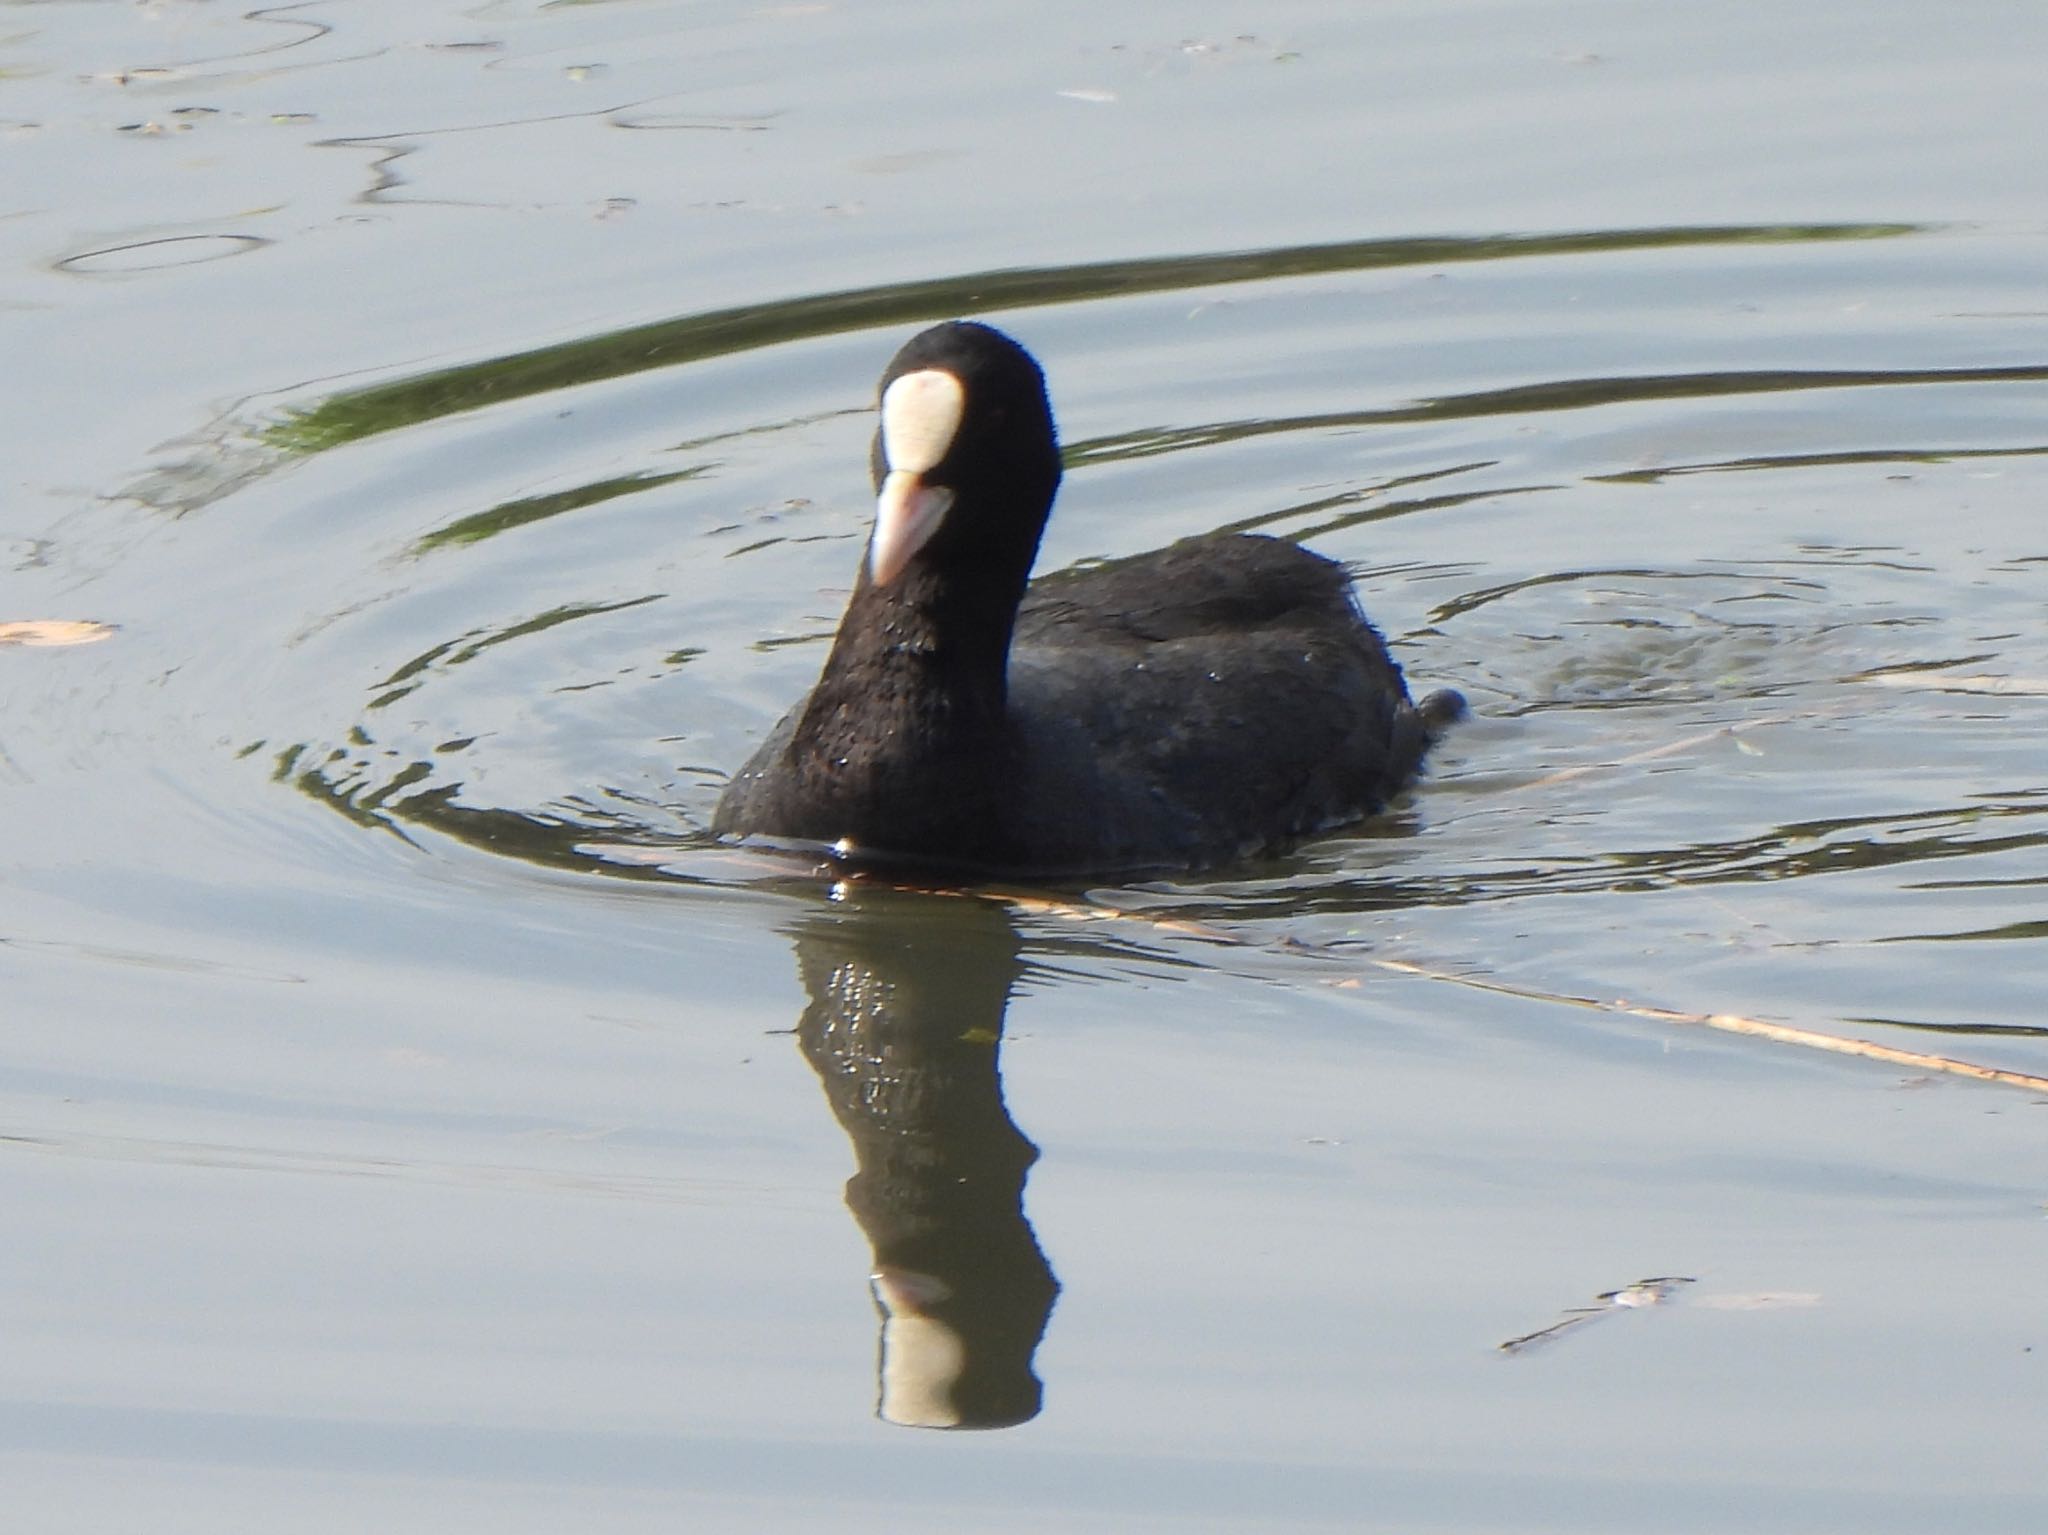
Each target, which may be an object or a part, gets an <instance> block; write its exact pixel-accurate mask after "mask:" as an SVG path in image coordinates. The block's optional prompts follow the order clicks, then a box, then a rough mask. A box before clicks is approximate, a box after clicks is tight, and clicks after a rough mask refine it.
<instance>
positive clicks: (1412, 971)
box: [983, 743, 2048, 1093]
mask: <svg viewBox="0 0 2048 1535" xmlns="http://www.w3.org/2000/svg"><path fill="white" fill-rule="evenodd" d="M1688 744H1689V743H1688ZM983 894H985V895H987V896H988V897H989V898H991V899H995V900H1000V901H1002V902H1003V903H1004V904H1005V905H1008V906H1011V907H1015V908H1017V909H1019V910H1023V911H1029V912H1033V913H1036V914H1039V915H1044V916H1057V917H1066V918H1070V919H1073V920H1076V921H1098V922H1100V921H1112V920H1123V921H1127V922H1139V923H1143V924H1144V925H1146V926H1148V927H1152V928H1155V929H1158V930H1159V931H1162V932H1172V933H1179V934H1183V935H1186V936H1190V937H1197V938H1203V939H1207V940H1209V941H1211V942H1217V943H1234V944H1246V943H1247V940H1246V939H1243V938H1240V937H1238V936H1237V935H1235V934H1233V933H1230V932H1228V931H1226V930H1224V929H1222V928H1216V927H1210V926H1208V925H1206V924H1204V923H1198V922H1189V921H1185V920H1183V919H1179V918H1156V917H1151V916H1147V915H1146V914H1145V913H1143V912H1130V911H1120V910H1118V909H1117V908H1116V907H1114V906H1103V905H1097V904H1095V903H1092V902H1089V903H1075V902H1067V901H1058V900H1051V899H1047V898H1045V897H1042V896H1030V895H1024V894H1021V893H1018V892H1000V891H987V892H983ZM1365 963H1366V964H1368V965H1370V966H1372V967H1373V968H1374V969H1376V970H1385V971H1388V972H1390V973H1392V974H1395V975H1411V976H1415V977H1417V978H1418V979H1421V980H1425V981H1441V982H1443V983H1445V984H1447V985H1452V986H1466V987H1470V988H1471V989H1473V990H1474V991H1490V992H1494V993H1496V994H1498V995H1500V996H1507V997H1518V998H1520V999H1522V1000H1523V1001H1525V1002H1547V1003H1552V1004H1554V1005H1558V1006H1565V1007H1583V1008H1590V1009H1592V1010H1593V1011H1595V1012H1601V1013H1611V1014H1620V1015H1623V1016H1626V1017H1630V1018H1646V1019H1649V1020H1651V1021H1653V1022H1656V1023H1683V1024H1694V1025H1697V1026H1698V1027H1701V1028H1707V1029H1717V1030H1719V1031H1720V1032H1721V1033H1723V1034H1746V1035H1748V1036H1750V1037H1751V1038H1753V1039H1768V1040H1771V1041H1773V1042H1775V1043H1777V1044H1781V1045H1798V1046H1800V1047H1802V1048H1804V1049H1807V1050H1826V1051H1828V1052H1830V1053H1832V1054H1835V1055H1853V1056H1860V1057H1861V1058H1863V1059H1864V1060H1869V1061H1884V1062H1886V1063H1887V1064H1889V1065H1893V1066H1907V1067H1911V1068H1912V1069H1913V1070H1915V1071H1927V1072H1937V1073H1945V1074H1947V1075H1949V1076H1954V1077H1969V1078H1971V1079H1972V1080H1974V1081H1978V1082H1999V1083H2003V1084H2004V1085H2005V1086H2007V1087H2020V1088H2025V1089H2027V1090H2028V1091H2029V1092H2037V1093H2048V1077H2039V1076H2035V1075H2033V1074H2032V1073H2030V1072H2025V1071H2008V1070H2006V1069H2004V1068H2003V1067H1999V1066H1979V1065H1978V1064H1977V1063H1976V1062H1974V1061H1959V1060H1957V1059H1955V1058H1954V1057H1953V1056H1948V1055H1929V1054H1927V1053H1925V1052H1924V1051H1920V1050H1901V1049H1899V1048H1898V1047H1897V1046H1894V1045H1881V1044H1878V1043H1877V1042H1876V1041H1875V1040H1870V1039H1856V1038H1853V1037H1851V1036H1848V1035H1843V1034H1825V1033H1822V1032H1820V1031H1819V1030H1817V1029H1801V1028H1795V1027H1793V1026H1792V1025H1791V1024H1786V1023H1768V1022H1766V1021H1765V1020H1763V1019H1761V1018H1747V1017H1744V1016H1743V1015H1742V1014H1740V1013H1692V1012H1684V1011H1681V1010H1679V1009H1676V1008H1669V1007H1650V1006H1647V1005H1645V1004H1643V1003H1640V1002H1630V1001H1627V1000H1625V999H1623V998H1618V997H1617V998H1605V997H1581V996H1573V995H1571V994H1570V993H1568V992H1558V991H1545V990H1543V989H1542V988H1540V987H1535V986H1520V985H1516V984H1514V983H1513V982H1510V981H1500V980H1493V979H1490V978H1488V977H1485V976H1477V975H1459V974H1457V973H1456V972H1455V971H1450V970H1437V969H1432V968H1431V967H1430V966H1428V965H1418V964H1415V963H1413V962H1411V961H1409V960H1402V959H1368V960H1366V961H1365Z"/></svg>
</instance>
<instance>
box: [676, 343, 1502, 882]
mask: <svg viewBox="0 0 2048 1535" xmlns="http://www.w3.org/2000/svg"><path fill="white" fill-rule="evenodd" d="M881 404H882V419H881V425H880V428H879V429H878V431H877V432H876V435H875V446H874V455H873V466H874V476H875V485H876V489H877V491H878V494H879V506H878V509H877V512H876V517H875V531H874V536H873V538H872V540H871V541H870V543H869V545H868V549H867V553H866V555H865V557H864V558H863V559H862V561H861V567H860V574H859V576H858V577H857V578H856V580H855V582H854V588H853V598H852V600H851V601H850V602H849V603H848V604H847V607H846V616H845V618H843V619H842V620H841V621H840V625H839V636H838V638H837V640H836V641H835V642H834V643H833V646H832V653H831V655H830V656H829V657H827V658H826V661H825V670H824V672H823V674H822V675H821V676H820V677H819V678H818V683H817V686H816V687H814V688H813V689H812V690H811V692H810V695H809V696H808V697H807V698H805V699H804V700H802V701H801V702H800V703H798V704H797V706H796V707H795V708H794V709H792V710H791V711H790V712H789V714H788V715H786V716H785V717H784V718H783V720H782V722H781V724H779V725H777V726H776V727H775V730H774V731H773V732H772V733H771V734H770V735H769V737H768V739H767V740H765V741H764V742H762V744H761V747H760V750H758V751H757V752H755V753H754V756H753V758H752V759H751V760H750V761H749V762H748V763H747V765H746V766H745V767H744V768H742V769H741V770H740V772H739V774H738V776H737V777H735V778H734V779H733V780H732V782H731V784H729V785H728V786H727V788H726V791H725V794H724V797H723V798H722V799H720V801H719V803H718V811H717V814H716V816H715V817H714V819H713V821H712V828H713V830H715V831H719V832H725V833H731V834H735V835H745V834H760V835H764V836H770V837H776V838H791V839H802V840H809V841H817V842H826V843H839V844H843V847H842V851H843V852H845V853H847V854H850V855H853V856H867V857H874V858H879V859H891V858H893V859H900V860H903V861H907V862H910V863H913V864H919V865H931V866H936V867H938V868H941V869H951V870H956V871H959V872H963V873H983V874H1008V875H1039V876H1051V875H1062V874H1081V873H1112V872H1131V871H1136V870H1141V869H1158V868H1187V867H1192V866H1195V865H1202V864H1214V863H1219V862H1223V861H1226V860H1229V859H1232V858H1236V857H1240V856H1243V855H1246V854H1251V853H1257V852H1261V851H1265V850H1268V849H1272V848H1277V847H1281V846H1284V845H1285V844H1287V843H1291V842H1295V841H1298V840H1299V839H1301V838H1303V837H1306V836H1309V835H1311V834H1313V833H1315V832H1319V831H1322V830H1325V829H1327V828H1329V827H1332V826H1337V825H1340V824H1342V823H1344V822H1347V821H1355V820H1357V819H1358V818H1359V817H1361V816H1365V815H1369V814H1371V813H1372V812H1373V811H1376V810H1378V809H1379V808H1380V807H1381V806H1382V805H1384V804H1385V803H1386V801H1387V799H1388V797H1389V796H1390V795H1392V794H1394V793H1395V792H1396V791H1398V790H1399V789H1400V788H1401V786H1402V785H1403V784H1404V783H1405V782H1407V780H1408V779H1409V778H1410V777H1411V776H1412V775H1413V774H1414V772H1415V770H1416V767H1417V765H1418V764H1419V763H1420V762H1421V760H1422V754H1423V751H1424V749H1425V748H1426V747H1427V746H1428V744H1429V741H1430V738H1431V735H1432V733H1433V732H1434V731H1435V730H1436V729H1437V728H1438V727H1440V726H1441V725H1442V724H1443V723H1445V722H1446V721H1448V720H1450V719H1454V718H1455V717H1456V716H1457V715H1458V714H1459V713H1460V712H1461V710H1462V709H1463V700H1462V699H1460V698H1459V697H1458V695H1457V694H1455V693H1437V694H1432V695H1431V696H1430V697H1429V698H1427V699H1425V700H1423V703H1422V706H1421V707H1420V708H1419V709H1418V708H1417V707H1416V706H1415V705H1414V704H1412V703H1410V702H1409V699H1408V691H1407V689H1406V687H1404V686H1403V684H1402V681H1401V669H1400V667H1398V666H1397V665H1395V664H1394V662H1393V661H1392V659H1390V658H1389V657H1388V655H1387V651H1386V646H1385V645H1384V644H1382V643H1381V641H1380V637H1379V635H1378V633H1376V632H1375V631H1374V629H1373V628H1372V626H1371V625H1370V624H1369V623H1367V622H1366V620H1365V618H1364V616H1363V615H1362V614H1361V613H1360V612H1359V610H1358V606H1357V603H1356V602H1355V600H1354V599H1353V597H1352V595H1351V585H1350V581H1349V579H1348V578H1347V576H1346V575H1345V572H1344V568H1343V567H1342V566H1340V565H1338V564H1336V563H1335V562H1334V561H1331V560H1326V559H1324V558H1322V557H1321V556H1320V555H1316V554H1311V553H1309V552H1308V551H1307V550H1305V549H1301V548H1298V547H1296V546H1295V545H1294V544H1291V543H1287V542H1284V541H1282V540H1279V539H1273V538H1263V537H1257V536H1253V535H1248V534H1216V535H1209V536H1205V537H1199V538H1190V539H1186V540H1184V541H1183V542H1181V543H1177V544H1174V545H1172V546H1171V547H1169V548H1166V549H1161V550H1158V551H1157V552H1155V553H1152V554H1142V555H1138V556H1136V557H1134V558H1131V559H1125V560H1118V561H1115V562H1112V563H1109V564H1105V565H1101V566H1097V567H1093V568H1089V569H1085V570H1071V571H1062V572H1060V573H1058V574H1056V575H1051V576H1047V577H1045V578H1044V579H1042V580H1040V581H1037V582H1035V583H1032V584H1031V585H1030V587H1029V588H1028V590H1027V588H1026V584H1025V583H1026V580H1027V578H1028V577H1029V575H1030V572H1031V562H1032V560H1033V558H1035V556H1036V555H1037V553H1038V540H1039V535H1040V533H1041V532H1042V531H1043V530H1044V527H1045V519H1046V515H1047V513H1048V512H1049V511H1050V510H1051V508H1052V499H1053V492H1054V491H1055V490H1056V489H1057V488H1058V486H1059V482H1060V460H1059V445H1058V442H1057V441H1056V439H1055V437H1054V434H1053V423H1052V408H1051V406H1050V405H1049V404H1048V403H1047V400H1046V393H1045V378H1044V375H1043V374H1041V373H1040V372H1039V369H1038V364H1037V363H1035V362H1034V361H1032V359H1031V355H1030V354H1029V353H1028V352H1026V351H1025V350H1024V349H1023V348H1022V347H1020V346H1019V345H1017V343H1016V342H1014V341H1012V340H1011V339H1010V338H1009V337H1007V336H1005V335H1003V334H1002V333H1001V332H1000V331H996V330H992V329H990V328H989V327H988V326H986V325H978V324H972V323H967V322H954V323H951V324H946V325H936V326H933V327H932V328H931V329H930V330H927V331H925V332H923V333H922V334H920V335H918V336H916V337H914V338H913V339H912V340H911V341H910V343H909V344H908V345H907V346H905V347H904V348H903V350H902V351H900V352H898V353H897V354H896V358H895V361H893V362H891V363H890V364H889V368H888V371H887V372H885V373H884V374H883V375H882V385H881Z"/></svg>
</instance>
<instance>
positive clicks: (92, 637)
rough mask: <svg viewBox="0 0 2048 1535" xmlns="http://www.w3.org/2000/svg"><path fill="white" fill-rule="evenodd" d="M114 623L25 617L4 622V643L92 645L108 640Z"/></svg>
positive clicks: (0, 639) (0, 627) (0, 634)
mask: <svg viewBox="0 0 2048 1535" xmlns="http://www.w3.org/2000/svg"><path fill="white" fill-rule="evenodd" d="M113 633H114V625H112V624H101V623H94V622H92V621H91V620H89V619H80V618H24V619H18V620H15V621H14V622H11V623H0V645H91V644H94V643H96V642H97V641H100V640H104V639H108V638H110V637H112V635H113Z"/></svg>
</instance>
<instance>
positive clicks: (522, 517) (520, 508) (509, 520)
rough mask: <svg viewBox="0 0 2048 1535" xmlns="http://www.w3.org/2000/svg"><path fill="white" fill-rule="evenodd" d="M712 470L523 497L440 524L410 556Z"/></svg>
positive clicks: (627, 478)
mask: <svg viewBox="0 0 2048 1535" xmlns="http://www.w3.org/2000/svg"><path fill="white" fill-rule="evenodd" d="M713 467H715V466H713V465H711V464H698V465H696V466H694V467H692V468H689V469H677V470H675V471H673V472H672V473H669V474H622V475H618V476H616V477H615V478H613V479H609V480H593V481H592V482H591V483H590V484H588V485H578V486H576V487H574V488H573V489H570V490H559V491H556V492H554V493H553V494H552V495H546V496H525V497H522V498H521V499H519V500H517V501H503V502H500V503H499V504H498V505H496V506H494V507H492V508H491V509H490V510H489V511H485V512H473V513H471V514H470V515H469V516H467V517H458V518H456V519H455V521H453V522H450V523H444V524H443V525H442V526H440V527H438V528H436V529H434V531H433V532H431V533H427V534H423V535H422V536H421V537H420V538H419V539H418V540H417V541H416V542H415V543H414V544H413V546H412V552H413V553H414V554H430V553H432V552H433V551H434V550H436V549H442V548H446V547H448V546H449V545H451V544H474V543H479V542H481V541H482V540H484V539H486V538H489V537H491V536H492V535H493V534H497V533H506V532H510V531H511V530H512V529H513V528H523V527H525V526H526V525H527V524H528V523H530V522H544V521H546V520H547V519H548V518H550V517H559V516H560V515H561V514H562V513H564V512H573V511H577V510H579V509H580V508H582V507H586V506H595V505H597V504H598V503H599V502H600V501H610V500H612V499H613V498H614V497H617V496H630V495H633V494H635V493H636V492H639V491H643V490H653V489H654V488H655V487H656V486H660V485H669V484H673V483H674V482H675V481H677V480H694V479H696V478H697V477H698V476H699V475H701V474H707V473H709V472H710V471H711V469H712V468H713Z"/></svg>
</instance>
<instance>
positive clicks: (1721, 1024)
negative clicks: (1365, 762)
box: [1367, 959, 2048, 1093]
mask: <svg viewBox="0 0 2048 1535" xmlns="http://www.w3.org/2000/svg"><path fill="white" fill-rule="evenodd" d="M1367 963H1368V964H1371V965H1373V966H1374V967H1375V968H1377V969H1380V970H1389V971H1392V972H1394V973H1395V974H1398V975H1413V976H1419V977H1421V978H1422V979H1424V980H1428V981H1448V982H1450V983H1451V984H1452V985H1455V986H1470V987H1472V988H1473V989H1475V990H1478V991H1491V992H1498V993H1500V994H1501V995H1503V996H1509V997H1520V998H1522V999H1523V1000H1525V1001H1529V1002H1552V1003H1558V1004H1562V1005H1564V1006H1568V1007H1585V1008H1591V1009H1593V1010H1594V1011H1595V1012H1601V1013H1620V1014H1625V1015H1626V1016H1628V1017H1631V1018H1648V1019H1652V1020H1654V1021H1655V1022H1658V1023H1689V1024H1698V1025H1699V1026H1700V1027H1702V1028H1708V1029H1718V1030H1720V1031H1721V1032H1722V1033H1724V1034H1747V1035H1749V1036H1751V1037H1752V1038H1755V1039H1769V1040H1775V1041H1776V1042H1777V1043H1779V1044H1781V1045H1800V1046H1803V1047H1804V1048H1806V1049H1808V1050H1826V1051H1830V1052H1832V1053H1833V1054H1836V1055H1855V1056H1861V1057H1862V1058H1863V1059H1865V1060H1870V1061H1884V1062H1887V1063H1888V1064H1890V1065H1893V1066H1910V1067H1912V1068H1913V1069H1914V1070H1916V1071H1932V1072H1946V1073H1947V1074H1948V1075H1950V1076H1956V1077H1969V1078H1972V1079H1973V1080H1975V1081H1978V1082H2002V1083H2004V1084H2005V1085H2006V1086H2008V1087H2023V1088H2026V1089H2028V1090H2029V1091H2031V1092H2037V1093H2048V1077H2037V1076H2034V1075H2032V1074H2031V1073H2029V1072H2024V1071H2007V1070H2005V1069H2004V1068H2003V1067H1999V1066H1979V1065H1978V1064H1977V1063H1976V1062H1974V1061H1959V1060H1957V1059H1955V1057H1953V1056H1948V1055H1928V1054H1926V1053H1925V1052H1924V1051H1920V1050H1901V1049H1899V1048H1897V1047H1896V1046H1894V1045H1880V1044H1878V1043H1877V1042H1876V1041H1875V1040H1870V1039H1855V1038H1852V1037H1850V1036H1848V1035H1843V1034H1824V1033H1821V1032H1820V1031H1819V1030H1817V1029H1800V1028H1794V1027H1793V1026H1792V1025H1791V1024H1787V1023H1766V1022H1765V1021H1764V1020H1763V1019H1761V1018H1745V1017H1744V1016H1743V1015H1742V1014H1740V1013H1688V1012H1681V1011H1678V1010H1677V1009H1674V1008H1668V1007H1646V1006H1644V1005H1643V1004H1641V1003H1639V1002H1628V1001H1624V1000H1622V999H1620V998H1614V999H1607V998H1601V997H1575V996H1572V995H1570V994H1569V993H1565V992H1555V991H1542V990H1539V989H1538V988H1536V987H1533V986H1515V985H1511V984H1509V983H1508V982H1506V981H1494V980H1487V979H1485V978H1483V977H1480V976H1472V975H1455V974H1453V973H1451V972H1450V971H1448V970H1432V969H1430V968H1429V967H1428V966H1427V965H1416V964H1411V963H1409V962H1408V961H1406V960H1399V959H1375V960H1368V961H1367Z"/></svg>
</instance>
